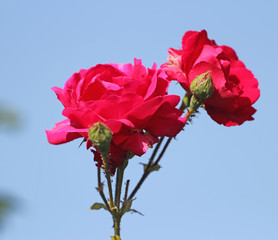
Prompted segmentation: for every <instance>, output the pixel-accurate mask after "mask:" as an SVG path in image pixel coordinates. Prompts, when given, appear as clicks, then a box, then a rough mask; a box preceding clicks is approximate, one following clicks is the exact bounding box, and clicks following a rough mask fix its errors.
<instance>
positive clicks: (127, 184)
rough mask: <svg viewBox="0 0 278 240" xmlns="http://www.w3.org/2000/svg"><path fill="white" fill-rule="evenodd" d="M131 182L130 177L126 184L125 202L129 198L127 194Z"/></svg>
mask: <svg viewBox="0 0 278 240" xmlns="http://www.w3.org/2000/svg"><path fill="white" fill-rule="evenodd" d="M129 182H130V180H129V179H128V180H127V181H126V186H125V196H124V202H125V201H126V200H127V194H128V187H129Z"/></svg>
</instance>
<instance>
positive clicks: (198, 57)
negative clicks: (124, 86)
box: [162, 30, 260, 126]
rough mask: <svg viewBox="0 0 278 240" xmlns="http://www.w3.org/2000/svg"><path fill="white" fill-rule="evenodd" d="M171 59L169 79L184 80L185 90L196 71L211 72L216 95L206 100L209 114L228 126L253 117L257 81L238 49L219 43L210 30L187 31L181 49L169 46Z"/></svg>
mask: <svg viewBox="0 0 278 240" xmlns="http://www.w3.org/2000/svg"><path fill="white" fill-rule="evenodd" d="M168 51H169V53H170V56H169V57H168V61H169V63H165V64H163V65H162V68H163V69H164V70H165V71H166V73H167V75H168V77H169V79H171V80H177V81H179V82H181V85H182V86H183V88H184V89H185V90H186V91H190V84H191V82H192V81H193V80H194V79H195V77H196V76H197V75H200V74H202V73H205V72H207V71H209V70H210V71H211V72H212V79H213V85H214V93H213V95H212V96H211V97H210V98H208V99H206V100H205V101H204V107H205V109H206V111H207V113H208V114H209V115H210V117H211V118H212V119H213V120H214V121H216V122H217V123H219V124H223V125H225V126H236V125H241V124H242V123H243V122H245V121H247V120H253V119H254V118H253V117H252V115H253V114H254V113H255V112H256V110H255V109H254V108H253V107H252V106H251V105H252V104H253V103H255V102H256V101H257V99H258V98H259V96H260V90H259V89H258V81H257V79H256V78H255V77H254V75H253V74H252V72H251V71H250V70H248V69H247V68H246V67H245V65H244V64H243V62H241V61H240V60H239V59H238V57H237V55H236V53H235V51H234V50H233V49H232V48H230V47H227V46H218V45H216V43H215V41H214V40H210V39H208V37H207V32H206V31H205V30H202V31H201V32H196V31H188V32H186V33H185V34H184V36H183V39H182V49H181V50H176V49H173V48H170V49H169V50H168Z"/></svg>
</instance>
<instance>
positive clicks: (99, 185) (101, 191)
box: [97, 167, 111, 213]
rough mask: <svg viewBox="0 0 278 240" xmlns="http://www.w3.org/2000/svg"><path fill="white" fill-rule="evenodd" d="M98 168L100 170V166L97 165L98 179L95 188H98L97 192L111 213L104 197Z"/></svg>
mask: <svg viewBox="0 0 278 240" xmlns="http://www.w3.org/2000/svg"><path fill="white" fill-rule="evenodd" d="M100 170H101V169H100V167H98V169H97V179H98V187H97V190H98V192H99V194H100V196H101V198H102V200H103V202H104V204H105V206H106V207H107V209H108V211H109V212H110V213H111V210H110V206H109V204H108V202H107V200H106V197H105V195H104V193H103V183H102V182H101V172H100Z"/></svg>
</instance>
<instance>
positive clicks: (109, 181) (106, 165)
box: [101, 154, 114, 212]
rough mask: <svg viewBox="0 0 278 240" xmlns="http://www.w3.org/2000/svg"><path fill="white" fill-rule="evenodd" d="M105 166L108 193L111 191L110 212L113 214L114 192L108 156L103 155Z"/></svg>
mask: <svg viewBox="0 0 278 240" xmlns="http://www.w3.org/2000/svg"><path fill="white" fill-rule="evenodd" d="M101 157H102V160H103V164H104V172H105V177H106V181H107V185H108V191H109V205H110V210H111V211H112V212H113V208H114V200H113V191H112V184H111V178H110V170H109V166H108V156H107V155H104V154H101Z"/></svg>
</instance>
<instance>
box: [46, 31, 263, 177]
mask: <svg viewBox="0 0 278 240" xmlns="http://www.w3.org/2000/svg"><path fill="white" fill-rule="evenodd" d="M168 51H169V53H170V56H169V57H168V62H167V63H165V64H163V65H162V66H161V68H159V69H157V68H156V65H155V64H154V66H153V67H152V68H151V69H146V68H145V67H144V66H143V65H142V63H141V60H137V59H135V61H134V65H132V64H98V65H96V66H94V67H92V68H90V69H87V70H80V72H79V73H75V74H73V75H72V76H71V78H70V79H68V81H67V82H66V83H65V86H64V88H63V89H62V88H58V87H54V88H53V91H54V92H55V93H56V95H57V97H58V99H59V100H60V101H61V103H62V104H63V105H64V110H63V113H62V114H63V115H64V116H65V117H66V119H65V120H63V121H61V122H58V123H57V124H56V126H55V127H54V128H53V129H51V130H46V133H47V137H48V141H49V142H50V143H52V144H61V143H66V142H69V141H72V140H74V139H76V138H84V141H87V148H90V147H92V143H91V141H90V140H89V139H88V129H89V128H90V127H91V126H92V125H93V124H95V123H97V122H102V123H104V124H105V125H106V126H108V128H109V129H110V130H111V132H112V141H111V144H110V152H109V164H110V167H111V171H112V172H113V169H115V168H116V167H118V166H121V165H122V164H123V160H124V159H125V158H126V157H127V156H128V155H129V154H134V155H138V156H141V155H142V154H144V153H145V152H146V151H147V149H148V148H150V147H152V145H153V144H155V143H157V142H158V140H159V137H164V136H168V137H175V136H176V135H177V134H178V133H179V132H180V131H181V130H182V129H183V127H184V125H185V123H186V118H185V117H182V114H183V111H182V110H179V109H177V108H176V107H177V105H178V103H179V101H180V97H179V96H176V95H168V94H167V90H168V87H169V84H170V82H171V81H172V80H176V81H178V82H180V84H181V86H182V87H183V88H184V89H185V91H186V92H187V93H189V94H190V93H191V92H190V85H191V83H192V82H193V80H194V79H195V78H196V77H197V76H200V75H201V74H203V73H206V72H209V73H210V74H211V77H212V81H213V88H214V91H213V93H212V95H211V96H210V97H208V98H206V99H204V101H203V102H202V104H203V106H204V108H205V110H206V111H207V113H208V114H209V116H210V117H211V118H212V119H213V120H214V121H216V122H217V123H219V124H223V125H225V126H235V125H241V124H242V123H243V122H245V121H247V120H253V117H252V115H253V114H254V113H255V111H256V110H255V109H254V108H253V107H252V104H254V103H255V102H256V100H257V99H258V98H259V96H260V90H259V89H258V81H257V79H256V78H255V77H254V76H253V74H252V72H251V71H250V70H248V69H247V68H246V67H245V65H244V64H243V62H242V61H240V60H239V59H238V57H237V55H236V53H235V51H234V50H233V49H232V48H230V47H228V46H219V45H217V44H216V43H215V41H214V40H210V39H209V38H208V37H207V32H206V31H205V30H202V31H200V32H196V31H189V32H186V33H185V35H184V36H183V39H182V49H179V50H177V49H173V48H170V49H169V50H168ZM93 147H94V148H95V149H94V150H92V151H93V153H94V155H95V161H97V163H98V166H100V165H101V162H102V160H101V156H100V153H99V152H98V149H97V147H96V146H93Z"/></svg>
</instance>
